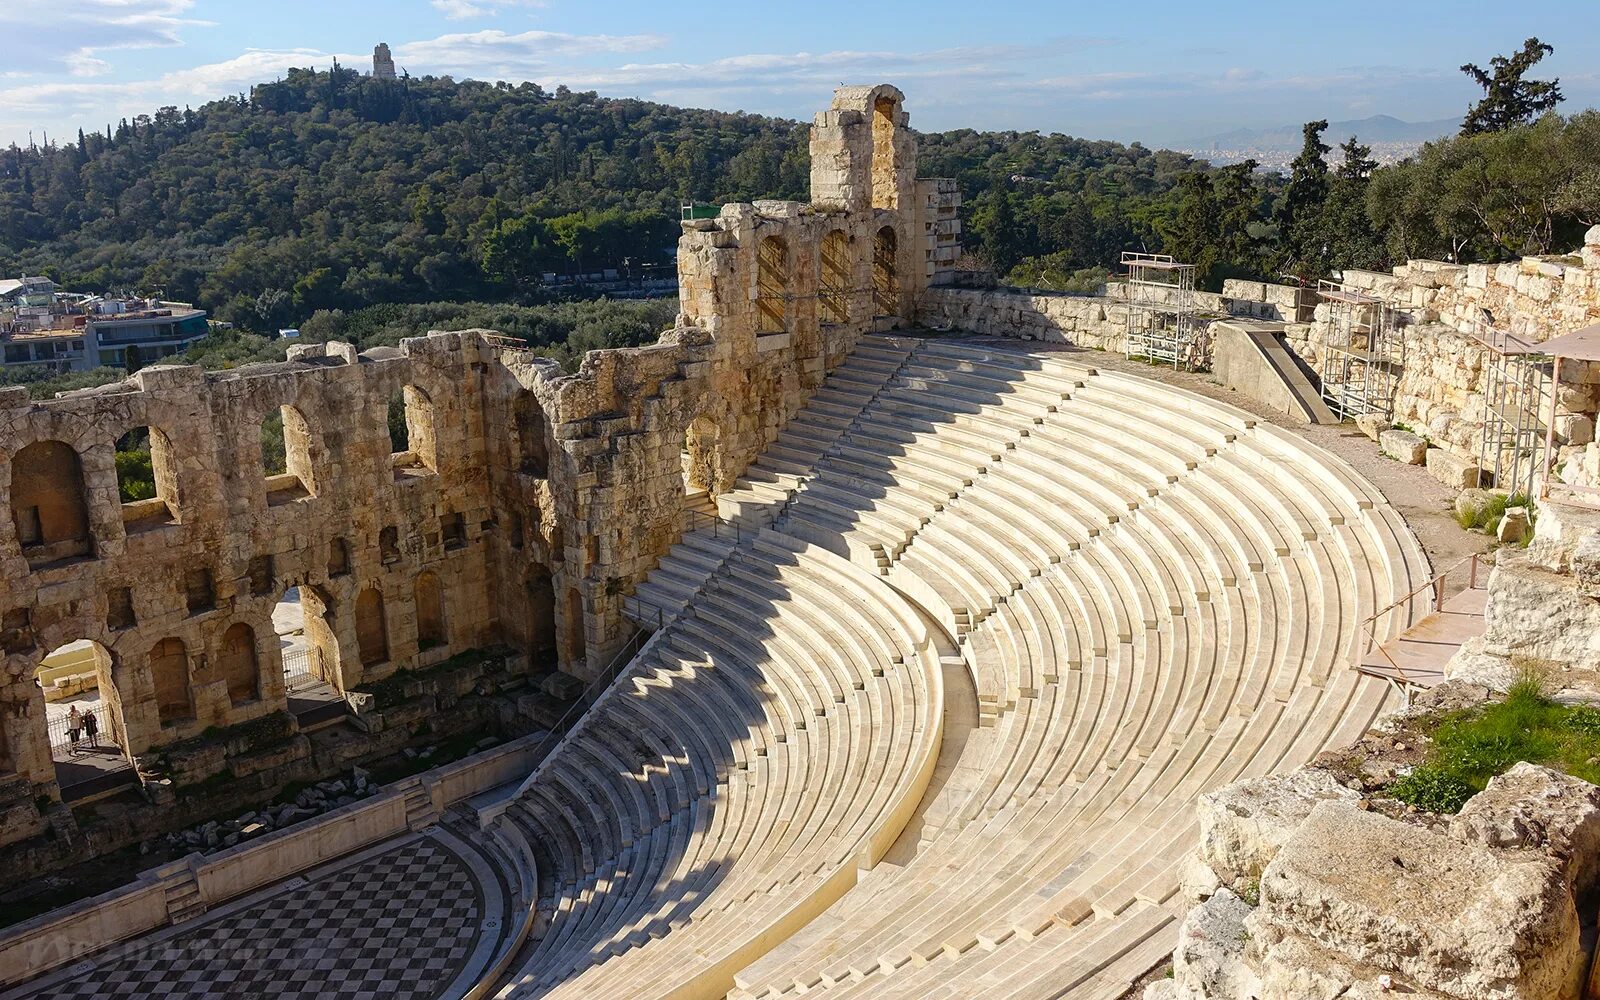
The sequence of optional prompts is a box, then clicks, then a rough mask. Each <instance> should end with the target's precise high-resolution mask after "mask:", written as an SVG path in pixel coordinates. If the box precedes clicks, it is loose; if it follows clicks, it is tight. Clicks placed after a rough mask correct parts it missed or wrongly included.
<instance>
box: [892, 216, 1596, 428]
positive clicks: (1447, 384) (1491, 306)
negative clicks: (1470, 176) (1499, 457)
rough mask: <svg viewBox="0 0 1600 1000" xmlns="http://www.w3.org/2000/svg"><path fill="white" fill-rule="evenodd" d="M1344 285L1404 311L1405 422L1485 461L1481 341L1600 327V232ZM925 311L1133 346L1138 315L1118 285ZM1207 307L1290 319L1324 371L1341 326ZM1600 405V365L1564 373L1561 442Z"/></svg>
mask: <svg viewBox="0 0 1600 1000" xmlns="http://www.w3.org/2000/svg"><path fill="white" fill-rule="evenodd" d="M1344 281H1345V282H1346V283H1347V284H1348V285H1350V286H1352V287H1354V288H1357V289H1360V290H1363V291H1366V292H1368V293H1370V294H1373V295H1377V296H1380V297H1382V298H1385V299H1387V300H1388V301H1389V302H1391V303H1392V304H1393V305H1394V306H1395V307H1396V309H1397V310H1398V312H1399V314H1400V319H1401V324H1402V329H1403V331H1404V338H1405V351H1406V356H1405V366H1404V369H1403V373H1402V375H1401V378H1400V381H1399V385H1398V388H1397V391H1396V395H1395V399H1394V419H1395V420H1396V421H1397V422H1402V423H1406V424H1410V425H1412V426H1414V427H1416V428H1417V430H1418V431H1419V432H1420V433H1423V434H1425V435H1426V436H1427V437H1428V438H1429V440H1430V443H1432V444H1434V445H1437V446H1439V447H1443V448H1446V449H1448V450H1450V451H1452V452H1454V453H1455V454H1457V455H1459V456H1462V457H1463V458H1473V457H1475V456H1476V455H1477V450H1478V446H1479V440H1480V437H1481V435H1482V432H1483V423H1484V405H1485V404H1484V397H1483V390H1484V381H1485V373H1486V364H1487V359H1488V352H1487V351H1486V349H1485V348H1483V347H1482V346H1481V344H1480V343H1479V342H1478V341H1477V340H1476V339H1475V338H1474V336H1473V334H1474V333H1475V332H1479V331H1481V330H1483V329H1484V323H1485V322H1486V321H1488V322H1492V324H1493V326H1495V327H1496V328H1499V329H1502V330H1507V331H1509V332H1511V333H1512V334H1514V335H1516V336H1518V337H1520V338H1523V339H1525V340H1528V341H1531V342H1533V343H1539V342H1542V341H1545V340H1549V339H1550V338H1552V337H1556V336H1560V335H1562V334H1565V333H1570V332H1572V331H1573V330H1576V329H1579V328H1581V327H1583V326H1586V325H1588V324H1590V323H1594V322H1597V321H1600V227H1596V228H1595V229H1593V230H1591V231H1590V232H1589V234H1588V237H1587V241H1586V244H1585V246H1584V247H1583V249H1582V250H1581V251H1579V252H1578V253H1574V254H1571V255H1568V256H1565V257H1561V258H1533V257H1530V258H1525V259H1523V260H1521V261H1516V262H1512V263H1507V264H1498V265H1489V264H1472V265H1453V264H1443V263H1440V262H1438V261H1425V260H1414V261H1410V262H1409V263H1407V264H1405V265H1404V266H1402V267H1398V268H1396V269H1395V270H1394V272H1393V273H1392V274H1380V273H1376V272H1371V271H1355V270H1352V271H1347V272H1345V274H1344ZM921 304H922V309H921V311H920V312H919V314H918V318H919V320H921V321H922V322H924V323H926V324H928V325H930V326H933V327H936V328H940V329H961V330H970V331H973V332H975V333H984V334H989V335H993V336H1003V337H1020V338H1022V339H1027V340H1043V341H1052V342H1056V343H1070V344H1077V345H1079V346H1082V347H1089V348H1094V349H1096V350H1108V351H1119V352H1120V351H1122V350H1123V349H1124V342H1125V338H1126V328H1127V307H1126V306H1125V305H1124V304H1123V302H1122V299H1121V297H1120V295H1119V290H1118V288H1117V286H1116V285H1115V284H1113V285H1111V286H1109V287H1108V288H1107V289H1106V291H1105V293H1104V294H1101V295H1067V294H1060V293H1034V292H1028V291H1025V290H1019V289H1011V288H983V287H962V286H961V285H960V283H959V282H957V283H950V284H946V285H944V286H942V287H939V288H934V289H931V290H930V291H929V292H928V293H927V294H926V295H924V297H923V299H922V303H921ZM1195 309H1196V311H1197V312H1198V313H1206V312H1213V313H1224V314H1228V315H1233V316H1247V317H1252V318H1257V319H1265V320H1273V321H1279V322H1282V323H1283V324H1284V337H1285V343H1286V344H1287V345H1288V346H1289V347H1290V349H1291V350H1293V351H1295V353H1297V354H1298V355H1299V356H1300V357H1301V358H1302V360H1304V361H1305V362H1306V363H1307V364H1308V365H1310V366H1311V368H1312V369H1313V370H1317V369H1318V367H1319V365H1320V364H1321V361H1322V356H1323V354H1324V351H1325V347H1326V345H1327V343H1328V339H1329V334H1330V330H1331V328H1332V321H1333V311H1332V309H1331V307H1329V306H1328V305H1327V304H1317V301H1316V295H1315V293H1313V292H1311V291H1309V290H1302V289H1299V288H1295V287H1291V286H1287V285H1274V284H1271V283H1265V282H1259V281H1238V280H1229V281H1227V282H1225V283H1224V285H1223V290H1222V293H1221V294H1220V295H1216V294H1208V293H1204V292H1200V293H1196V296H1195ZM1597 407H1600V365H1585V364H1582V363H1573V364H1567V365H1563V366H1562V386H1561V389H1560V396H1559V407H1558V410H1557V413H1558V417H1557V421H1556V434H1557V439H1558V441H1559V442H1560V443H1561V444H1563V445H1565V446H1567V447H1572V448H1575V447H1581V446H1582V445H1584V444H1587V443H1588V442H1589V441H1591V440H1593V439H1594V428H1595V412H1596V409H1597ZM1564 454H1565V453H1564Z"/></svg>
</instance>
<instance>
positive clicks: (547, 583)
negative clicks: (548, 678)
mask: <svg viewBox="0 0 1600 1000" xmlns="http://www.w3.org/2000/svg"><path fill="white" fill-rule="evenodd" d="M528 648H529V650H530V652H531V653H532V655H533V660H534V663H535V665H536V666H539V665H548V666H550V667H551V668H554V667H555V658H556V590H555V586H554V584H552V583H551V580H550V571H549V570H548V569H545V568H544V567H539V568H538V569H537V570H536V571H535V572H534V575H533V578H532V579H530V580H529V581H528Z"/></svg>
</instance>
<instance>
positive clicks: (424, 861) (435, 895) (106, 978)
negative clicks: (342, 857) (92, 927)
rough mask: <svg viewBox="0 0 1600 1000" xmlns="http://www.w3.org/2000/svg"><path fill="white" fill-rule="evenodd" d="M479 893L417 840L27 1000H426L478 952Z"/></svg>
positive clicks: (433, 847) (443, 854)
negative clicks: (46, 998)
mask: <svg viewBox="0 0 1600 1000" xmlns="http://www.w3.org/2000/svg"><path fill="white" fill-rule="evenodd" d="M482 909H483V902H482V892H481V890H480V888H479V886H478V884H477V882H476V881H475V880H474V878H473V876H472V874H471V872H470V871H469V870H468V868H467V866H466V864H464V863H463V862H462V860H461V859H460V858H458V857H457V856H456V855H455V854H454V853H452V852H451V851H449V850H447V849H446V848H444V847H443V846H441V845H440V844H439V843H438V842H436V841H434V840H431V839H428V838H422V839H419V840H415V841H412V842H410V843H407V844H405V845H404V846H402V847H399V848H397V849H396V850H393V851H390V852H388V853H385V854H380V855H378V856H377V857H374V858H371V859H369V860H366V861H363V862H361V863H359V864H356V865H353V866H351V867H348V868H343V869H340V870H337V871H334V872H331V873H329V874H326V875H324V876H322V877H321V878H318V879H317V880H316V881H313V882H310V883H308V884H306V885H304V886H302V887H300V888H297V889H294V890H292V891H289V892H285V893H281V894H279V895H276V896H273V897H271V898H269V899H266V900H264V901H262V902H261V903H259V904H257V905H255V906H251V907H249V908H248V909H244V910H241V911H239V912H237V913H232V914H228V915H226V916H223V917H220V918H218V919H215V920H206V919H205V918H201V919H202V923H199V924H197V925H196V926H195V928H194V929H193V930H191V931H187V932H185V933H182V934H179V935H178V936H176V937H173V938H171V939H170V940H166V941H162V942H160V943H153V944H151V945H149V946H148V947H147V948H145V949H142V950H135V951H132V952H129V953H125V954H121V955H118V956H117V957H116V958H113V959H108V960H107V961H106V962H105V964H102V965H97V967H96V968H94V969H93V970H92V971H87V972H85V973H84V974H82V975H80V976H78V977H76V978H74V979H71V980H69V981H66V982H56V983H52V984H51V985H50V986H49V987H48V988H46V989H45V990H44V991H42V992H40V993H37V994H35V996H40V997H42V996H45V995H48V996H50V997H52V998H56V997H59V998H64V1000H89V998H91V997H92V998H95V1000H104V998H113V997H162V998H170V1000H212V998H219V1000H220V998H223V997H227V998H230V1000H236V998H257V997H260V998H265V997H274V998H286V1000H288V998H297V997H304V998H307V1000H310V998H312V997H317V998H325V1000H390V998H393V1000H434V998H436V997H438V996H439V994H440V993H441V992H442V991H443V990H444V989H445V987H447V986H448V985H449V984H450V982H451V981H452V980H453V979H454V978H455V977H456V975H457V973H459V972H460V971H461V969H462V967H463V966H464V965H465V964H466V962H467V959H468V958H469V957H470V956H471V954H472V951H473V948H474V946H475V945H476V943H477V938H478V933H479V926H480V921H481V918H482Z"/></svg>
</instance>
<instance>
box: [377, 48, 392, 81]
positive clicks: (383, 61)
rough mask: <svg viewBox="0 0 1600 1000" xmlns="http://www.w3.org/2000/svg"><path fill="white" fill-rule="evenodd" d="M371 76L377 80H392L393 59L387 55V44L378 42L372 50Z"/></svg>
mask: <svg viewBox="0 0 1600 1000" xmlns="http://www.w3.org/2000/svg"><path fill="white" fill-rule="evenodd" d="M372 75H373V76H374V77H376V78H377V79H379V80H393V79H394V57H393V56H391V55H390V54H389V43H388V42H379V43H378V44H377V45H376V46H374V47H373V49H372Z"/></svg>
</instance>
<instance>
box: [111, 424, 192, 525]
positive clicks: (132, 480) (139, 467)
mask: <svg viewBox="0 0 1600 1000" xmlns="http://www.w3.org/2000/svg"><path fill="white" fill-rule="evenodd" d="M116 465H117V493H118V495H119V496H120V498H121V500H122V523H123V525H124V526H125V527H126V528H127V530H129V531H137V530H140V529H141V528H148V527H156V526H159V525H162V524H169V523H173V522H174V521H176V520H177V516H178V479H177V463H176V462H175V460H174V456H173V452H172V441H171V440H170V439H169V438H168V437H167V435H166V434H165V433H163V432H162V431H161V429H160V428H158V427H153V426H150V425H143V426H139V427H134V428H132V429H130V430H129V431H127V432H126V433H125V434H123V435H122V436H121V437H120V438H118V439H117V443H116Z"/></svg>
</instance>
